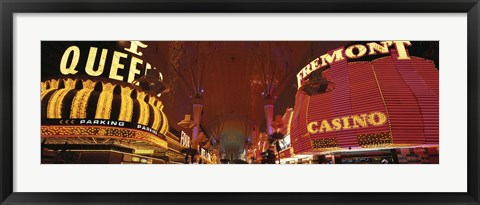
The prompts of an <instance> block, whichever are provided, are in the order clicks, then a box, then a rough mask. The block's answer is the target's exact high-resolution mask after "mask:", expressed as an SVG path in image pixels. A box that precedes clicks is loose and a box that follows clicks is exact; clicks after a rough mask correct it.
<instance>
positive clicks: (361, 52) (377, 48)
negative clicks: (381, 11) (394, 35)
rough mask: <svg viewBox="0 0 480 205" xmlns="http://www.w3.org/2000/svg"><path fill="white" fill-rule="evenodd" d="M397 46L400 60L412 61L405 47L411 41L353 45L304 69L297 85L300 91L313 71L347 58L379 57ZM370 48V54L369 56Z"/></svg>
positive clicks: (299, 75) (319, 58)
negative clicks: (378, 55)
mask: <svg viewBox="0 0 480 205" xmlns="http://www.w3.org/2000/svg"><path fill="white" fill-rule="evenodd" d="M392 45H393V46H395V48H396V50H397V52H398V58H397V59H398V60H406V59H410V57H409V56H408V52H407V51H406V49H405V46H411V45H412V44H411V43H410V41H383V42H380V44H378V43H375V42H371V43H367V46H364V45H361V44H355V45H351V46H349V47H348V48H346V49H345V50H344V48H340V49H337V50H335V51H333V53H332V54H331V55H330V54H328V53H327V54H325V55H322V56H320V57H318V58H316V59H315V60H313V61H312V62H310V63H309V64H308V65H306V66H305V67H303V68H302V70H300V72H298V74H297V83H298V89H300V87H302V84H303V81H304V79H305V78H306V77H307V76H308V75H310V73H312V72H313V71H316V70H318V69H320V68H323V67H325V66H327V65H330V64H332V63H335V62H337V61H341V60H343V59H345V58H349V59H356V58H360V57H363V56H365V55H377V54H387V53H389V47H391V46H392ZM367 47H368V54H367Z"/></svg>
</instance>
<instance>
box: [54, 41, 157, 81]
mask: <svg viewBox="0 0 480 205" xmlns="http://www.w3.org/2000/svg"><path fill="white" fill-rule="evenodd" d="M147 47H148V45H146V44H144V43H142V42H141V41H130V47H129V48H124V50H125V51H128V52H130V53H131V54H133V55H128V54H127V53H124V52H120V51H113V53H112V54H111V59H112V60H111V66H110V69H109V71H106V72H109V73H108V78H110V79H114V80H119V81H125V78H126V82H129V83H132V82H133V81H134V80H135V79H136V77H137V76H139V75H142V74H141V70H140V69H139V67H140V66H141V65H143V64H144V62H143V60H142V59H140V58H138V57H137V56H142V55H143V53H142V52H140V51H139V48H147ZM98 49H99V48H98V47H93V46H92V47H90V50H89V52H88V59H87V62H86V64H85V68H84V69H85V73H86V74H87V75H89V76H93V77H96V76H100V75H102V74H103V73H104V71H105V70H106V69H105V65H106V60H107V55H109V50H108V49H102V51H101V53H100V58H99V60H97V52H98ZM80 53H81V52H80V48H79V47H78V46H75V45H74V46H70V47H68V48H67V49H66V50H65V52H64V53H63V56H62V59H61V62H60V72H61V73H62V74H63V75H74V74H77V73H78V72H79V71H78V70H77V69H78V68H77V65H78V63H79V60H80ZM127 58H130V65H127V66H128V72H125V74H123V75H125V76H123V75H119V70H120V69H125V66H126V65H123V64H122V63H121V60H123V59H127ZM69 59H71V61H69ZM96 61H98V64H97V66H96V68H95V62H96ZM150 69H155V68H154V67H152V65H151V64H150V63H146V65H145V71H144V73H143V75H146V74H147V72H148V70H150ZM159 77H160V79H161V80H162V78H163V77H162V74H161V73H160V76H159Z"/></svg>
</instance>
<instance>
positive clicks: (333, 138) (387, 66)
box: [290, 49, 439, 164]
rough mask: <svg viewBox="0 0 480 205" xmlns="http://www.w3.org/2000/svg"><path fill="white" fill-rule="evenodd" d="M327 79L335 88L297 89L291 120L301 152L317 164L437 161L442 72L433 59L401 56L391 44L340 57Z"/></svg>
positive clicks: (293, 137)
mask: <svg viewBox="0 0 480 205" xmlns="http://www.w3.org/2000/svg"><path fill="white" fill-rule="evenodd" d="M323 77H324V78H325V79H327V80H328V81H329V82H330V84H329V85H328V86H332V87H334V88H333V89H331V90H329V91H327V92H324V93H317V94H312V95H309V94H308V93H305V92H302V91H301V90H299V92H297V95H296V103H295V107H294V114H293V118H292V121H291V122H290V123H291V127H290V130H291V133H290V137H291V144H292V149H293V150H294V153H295V154H296V155H311V156H312V157H311V158H312V159H313V161H314V162H316V163H342V164H343V163H438V162H439V156H438V153H439V147H438V144H439V127H438V126H439V121H438V119H439V116H438V115H439V103H438V102H439V101H438V100H439V97H438V96H439V85H438V79H439V78H438V69H436V68H435V64H434V63H433V62H432V61H430V60H426V59H422V58H419V57H415V56H410V57H408V59H400V58H399V55H398V52H397V50H395V49H391V50H390V55H389V56H385V57H380V58H377V59H374V60H371V61H356V62H347V59H340V60H338V61H336V62H333V63H331V64H330V66H329V69H327V70H325V71H323ZM307 81H308V80H307ZM293 162H295V161H293Z"/></svg>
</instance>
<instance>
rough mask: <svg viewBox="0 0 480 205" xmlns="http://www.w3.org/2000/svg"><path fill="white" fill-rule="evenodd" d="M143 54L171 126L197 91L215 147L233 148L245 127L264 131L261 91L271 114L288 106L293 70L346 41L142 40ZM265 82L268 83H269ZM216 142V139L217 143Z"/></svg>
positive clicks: (239, 146)
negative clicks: (160, 82) (158, 78)
mask: <svg viewBox="0 0 480 205" xmlns="http://www.w3.org/2000/svg"><path fill="white" fill-rule="evenodd" d="M144 43H145V44H147V45H148V47H147V48H146V49H144V50H143V53H144V56H143V58H144V60H146V61H148V62H150V63H151V64H152V65H153V66H155V67H156V68H158V69H160V71H161V72H162V75H163V79H164V83H165V84H166V85H167V87H168V89H167V91H166V92H164V93H163V94H162V97H161V98H162V100H163V102H164V105H165V108H164V111H165V113H166V115H167V116H168V119H169V124H170V125H171V126H173V128H174V129H176V130H179V131H180V130H183V131H185V132H186V133H189V134H190V135H191V133H192V132H191V130H187V129H185V128H182V127H180V126H178V125H177V123H178V122H179V121H181V120H182V119H183V118H184V116H185V114H192V96H193V95H194V94H195V92H201V93H202V95H203V112H202V117H201V128H202V130H204V132H206V135H207V136H208V137H209V138H211V139H214V140H212V141H214V142H220V143H219V144H220V149H221V150H222V151H224V152H227V153H239V152H242V151H243V149H244V144H245V141H246V140H248V137H251V136H249V135H250V130H251V129H253V127H255V128H256V129H258V128H260V131H263V132H265V114H264V108H263V106H264V97H263V96H262V93H265V92H266V91H267V90H271V91H272V94H273V96H275V98H276V100H275V110H274V113H275V114H277V115H283V113H284V112H285V109H286V108H288V107H293V106H294V99H295V94H296V87H295V86H296V74H297V73H298V71H299V70H300V69H301V68H303V66H305V65H306V64H308V63H309V62H310V61H311V60H313V59H314V58H316V57H318V56H320V55H323V54H325V53H326V52H328V51H329V50H333V49H336V48H338V47H342V46H344V45H345V44H346V42H333V41H332V42H325V41H323V42H302V41H278V42H266V41H253V42H245V41H201V42H197V41H177V42H166V41H161V42H158V41H157V42H147V41H144ZM270 88H271V89H270ZM217 144H218V143H217Z"/></svg>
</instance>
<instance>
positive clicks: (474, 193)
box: [0, 0, 480, 204]
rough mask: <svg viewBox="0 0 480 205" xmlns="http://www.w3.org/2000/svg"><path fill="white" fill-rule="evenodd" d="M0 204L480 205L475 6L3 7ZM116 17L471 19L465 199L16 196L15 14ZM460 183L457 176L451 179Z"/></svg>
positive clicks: (11, 0)
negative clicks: (197, 14) (423, 16)
mask: <svg viewBox="0 0 480 205" xmlns="http://www.w3.org/2000/svg"><path fill="white" fill-rule="evenodd" d="M0 2H1V3H0V9H1V33H0V35H1V37H0V38H1V53H2V54H1V56H0V62H1V74H0V76H1V84H0V86H1V89H0V99H1V107H0V116H1V123H0V145H1V148H0V151H1V152H0V166H1V167H0V171H1V176H0V186H1V187H0V200H1V204H222V203H232V204H307V203H308V204H331V203H335V204H356V203H363V204H371V203H378V204H388V203H392V204H479V203H480V202H479V151H478V149H479V147H480V144H479V140H478V138H479V126H478V124H477V123H478V116H479V110H478V97H479V95H478V92H479V90H480V89H479V83H478V80H479V79H480V78H479V72H478V69H479V59H480V58H479V52H478V51H479V43H480V41H479V11H480V5H479V3H478V0H403V1H401V0H385V1H378V0H337V1H331V0H256V1H251V0H230V1H222V0H197V1H195V0H155V1H153V0H143V1H135V0H90V1H87V0H85V1H78V0H75V1H67V0H38V1H35V0H0ZM60 12H61V13H70V12H73V13H103V12H105V13H113V12H127V13H133V12H135V13H136V12H168V13H172V12H174V13H186V12H240V13H249V12H272V13H279V12H287V13H297V12H298V13H305V12H314V13H317V12H328V13H341V12H355V13H366V12H368V13H370V12H371V13H414V12H426V13H467V14H468V16H467V18H468V21H467V24H468V31H467V32H468V148H467V149H468V150H467V151H468V167H467V169H468V176H467V177H468V184H467V186H468V188H467V190H468V191H467V192H466V193H16V192H13V191H12V190H13V189H12V188H13V176H14V173H13V157H12V155H13V147H12V142H13V137H14V134H15V133H14V132H13V119H14V116H13V113H12V110H13V107H14V106H15V102H13V94H14V93H13V92H14V87H13V39H14V36H13V15H14V14H15V13H60ZM452 177H455V176H452Z"/></svg>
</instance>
